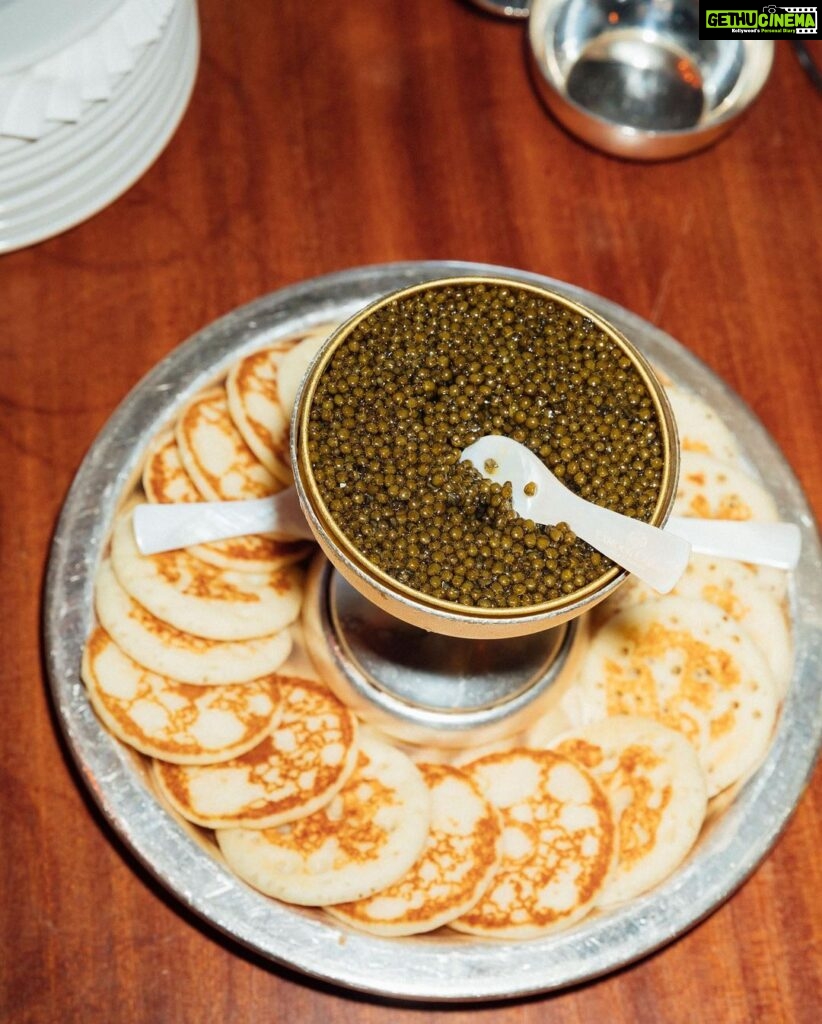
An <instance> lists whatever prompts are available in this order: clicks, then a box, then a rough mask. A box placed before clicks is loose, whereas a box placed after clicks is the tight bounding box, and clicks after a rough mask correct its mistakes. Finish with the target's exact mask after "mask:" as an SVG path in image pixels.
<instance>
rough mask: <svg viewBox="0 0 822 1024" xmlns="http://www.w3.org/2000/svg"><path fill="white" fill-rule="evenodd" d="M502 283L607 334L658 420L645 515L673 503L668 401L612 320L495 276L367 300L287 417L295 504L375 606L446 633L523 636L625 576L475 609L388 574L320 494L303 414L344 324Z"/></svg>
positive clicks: (674, 463)
mask: <svg viewBox="0 0 822 1024" xmlns="http://www.w3.org/2000/svg"><path fill="white" fill-rule="evenodd" d="M480 284H482V285H485V286H487V287H502V288H507V289H509V290H513V291H516V292H520V293H522V292H525V293H529V294H532V295H536V296H538V297H539V298H541V299H543V300H547V301H551V302H553V303H555V304H556V305H558V306H560V307H561V308H563V309H565V310H567V311H568V312H570V313H572V314H574V315H579V316H582V317H585V318H586V319H588V320H590V321H591V322H592V323H593V324H594V325H595V327H597V328H598V329H599V330H600V331H602V332H603V333H604V334H605V335H606V336H607V337H608V338H609V339H610V340H611V341H613V342H614V343H615V344H616V345H617V346H618V347H619V348H620V349H621V351H622V352H624V353H625V355H626V356H627V357H628V358H629V359H630V361H631V364H632V366H633V368H634V369H635V370H636V372H637V373H638V375H639V376H640V378H641V380H642V381H643V383H644V385H645V387H646V388H647V390H648V392H649V393H650V395H651V398H652V400H653V403H654V408H655V412H656V415H657V419H658V422H659V426H660V432H661V437H662V444H663V451H664V467H663V474H662V481H661V485H660V490H659V495H658V497H657V502H656V506H655V508H654V512H653V516H652V517H651V522H652V523H653V525H655V526H663V525H664V524H665V522H666V521H667V519H668V516H669V514H670V511H671V507H672V505H673V500H674V497H675V495H676V486H677V480H678V474H679V444H678V439H677V434H676V425H675V422H674V417H673V413H672V411H671V407H670V403H669V402H668V398H667V396H666V395H665V392H664V390H663V388H662V385H661V384H660V382H659V381H658V380H657V378H656V376H655V374H654V372H653V370H652V369H651V367H650V365H649V364H648V362H647V361H646V360H645V358H644V357H643V356H642V355H641V354H640V353H639V352H638V351H637V349H636V348H635V347H634V346H633V345H632V343H631V342H630V341H629V340H628V339H627V338H626V337H625V335H623V334H622V333H621V332H620V331H618V330H617V329H616V328H615V327H614V326H613V325H611V324H610V323H608V322H607V321H606V320H604V319H603V318H602V317H601V316H599V315H598V314H597V313H595V312H594V311H593V310H590V309H588V308H586V307H585V306H582V305H580V304H579V303H577V302H575V301H573V300H571V299H568V298H566V297H565V296H562V295H559V294H557V293H556V292H553V291H550V290H549V289H546V288H541V287H538V286H536V285H532V284H520V283H515V282H512V281H511V280H510V279H505V278H496V277H482V276H476V277H473V276H470V277H451V278H440V279H436V280H432V281H426V282H424V283H421V284H415V285H412V286H411V287H407V288H402V289H399V290H397V291H394V292H391V293H389V294H387V295H385V296H383V297H382V298H380V299H377V300H375V301H374V302H372V303H371V304H369V305H368V306H366V307H365V308H364V309H362V310H360V311H359V312H358V313H356V314H354V315H353V316H352V317H351V318H350V319H348V320H347V321H346V322H345V323H344V324H342V325H341V326H340V327H339V328H338V329H337V330H336V331H335V332H334V334H332V335H331V337H330V338H329V339H328V341H327V342H326V344H325V345H324V347H323V349H322V350H321V351H320V353H319V354H318V356H317V357H316V359H315V361H314V363H313V364H312V366H311V368H310V370H309V372H308V374H307V375H306V378H305V380H304V381H303V384H302V387H301V389H300V393H299V394H298V396H297V402H296V406H295V411H294V418H293V421H292V442H291V443H292V464H293V467H294V477H295V484H296V487H297V492H298V495H299V498H300V503H301V505H302V507H303V511H304V512H305V515H306V517H307V519H308V522H309V524H310V525H311V528H312V530H313V531H314V534H315V536H316V538H317V541H318V543H319V545H320V547H321V548H322V550H323V552H324V553H325V555H326V556H327V558H328V559H329V561H330V562H331V563H332V565H334V567H335V568H336V569H338V570H339V572H340V573H342V575H343V576H344V577H345V578H346V579H347V580H348V582H349V583H351V585H352V586H354V587H355V588H356V589H357V590H359V591H360V593H362V594H363V595H364V596H365V597H367V598H368V599H369V600H371V601H372V602H373V603H374V604H376V605H377V606H378V607H379V608H382V609H383V610H384V611H386V612H388V613H389V614H391V615H394V616H396V617H397V618H400V619H402V620H403V621H405V622H409V623H411V624H412V625H415V626H419V627H421V628H423V629H429V630H433V631H435V632H439V633H445V634H447V635H451V636H459V637H474V638H478V639H482V638H485V639H491V638H497V637H499V638H501V637H513V636H525V635H527V634H530V633H536V632H539V631H541V630H544V629H548V628H550V627H552V626H556V625H559V624H561V623H563V622H566V621H568V620H569V619H571V618H574V617H576V616H577V615H579V614H581V613H582V612H584V611H587V610H589V609H590V608H592V607H593V606H594V605H596V604H597V603H598V602H599V601H601V600H603V598H605V597H607V595H608V594H610V593H611V592H612V591H613V590H614V589H615V587H616V586H618V585H619V583H620V582H622V581H623V580H624V579H625V578H626V573H625V571H624V570H622V569H619V568H618V567H612V568H611V569H609V570H608V571H607V572H605V573H603V575H602V576H601V577H600V578H599V579H597V580H595V581H594V582H593V583H590V584H588V585H587V586H586V587H584V588H582V589H580V590H577V591H574V592H573V593H571V594H568V595H565V596H563V597H561V598H557V599H554V600H552V601H547V602H545V603H543V604H539V605H529V606H527V607H520V608H477V607H473V606H469V605H462V604H457V603H454V602H450V601H445V600H441V599H438V598H435V597H432V596H430V595H427V594H423V593H421V592H419V591H416V590H412V589H411V588H409V587H407V586H405V585H404V584H402V583H400V582H399V581H398V580H395V579H394V578H393V577H391V576H389V575H388V574H387V573H386V572H384V571H383V570H382V569H381V568H380V567H379V566H377V565H375V564H374V563H373V562H372V561H371V560H370V559H368V558H367V557H366V556H365V555H363V553H362V552H361V551H359V550H358V549H357V548H356V547H355V545H354V544H353V543H352V542H351V541H350V539H349V538H348V537H347V536H346V534H345V533H343V531H342V530H341V529H340V528H339V526H338V525H337V523H336V521H335V520H334V518H333V516H332V515H331V514H330V513H329V510H328V508H327V506H326V504H325V502H324V501H323V498H322V496H321V494H320V492H319V488H318V486H317V483H316V480H315V478H314V473H313V470H312V466H311V457H310V451H309V436H308V435H309V430H308V427H309V417H310V413H311V406H312V402H313V400H314V395H315V392H316V389H317V384H318V382H319V380H320V378H321V377H322V375H323V373H324V372H325V370H326V369H327V367H328V366H329V364H330V363H331V361H332V359H333V358H334V354H335V352H336V351H337V350H338V348H339V347H340V346H341V345H342V344H343V343H344V342H345V341H346V340H347V339H348V338H349V337H350V335H351V333H352V331H354V330H355V329H356V328H357V327H359V326H360V325H361V324H363V322H364V321H367V320H368V319H369V317H371V316H372V315H373V314H374V313H375V312H376V311H377V310H380V309H382V308H383V307H385V306H387V305H390V304H391V303H395V302H397V301H401V300H404V299H406V298H408V297H410V296H413V295H415V294H418V293H420V292H426V291H430V290H436V289H443V288H449V287H456V286H464V285H469V286H476V285H480Z"/></svg>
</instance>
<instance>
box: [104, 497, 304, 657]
mask: <svg viewBox="0 0 822 1024" xmlns="http://www.w3.org/2000/svg"><path fill="white" fill-rule="evenodd" d="M111 564H112V567H113V569H114V572H115V574H116V576H117V579H118V581H119V583H120V586H121V587H122V588H123V590H125V591H126V592H127V593H128V594H130V595H131V597H133V598H134V600H135V601H137V602H138V603H139V604H141V605H143V607H144V608H147V609H148V610H149V611H150V612H151V613H152V615H154V616H156V617H157V618H158V619H161V620H162V621H163V622H168V623H170V624H171V625H172V626H175V627H176V628H177V629H179V630H182V631H183V632H184V633H193V634H194V635H195V636H202V637H207V638H208V639H211V640H249V639H253V638H255V637H261V636H271V634H272V633H278V632H279V631H280V630H282V629H285V627H286V626H289V625H290V624H291V623H292V622H294V621H295V619H296V618H297V616H298V615H299V612H300V604H301V601H302V574H301V573H300V572H299V570H297V569H295V568H294V567H292V566H287V567H286V568H284V569H278V570H275V571H274V572H267V573H252V572H234V571H232V570H229V569H220V568H217V567H216V566H213V565H209V564H208V563H206V562H203V561H201V560H200V559H198V558H195V557H194V556H193V555H192V554H191V553H190V552H189V551H188V550H187V549H181V550H178V551H166V552H164V553H163V554H160V555H141V554H140V552H139V550H138V549H137V542H136V541H135V539H134V530H133V527H132V522H131V512H130V511H128V510H126V512H124V513H123V514H121V515H120V516H119V518H118V519H117V521H116V522H115V524H114V533H113V535H112V541H111Z"/></svg>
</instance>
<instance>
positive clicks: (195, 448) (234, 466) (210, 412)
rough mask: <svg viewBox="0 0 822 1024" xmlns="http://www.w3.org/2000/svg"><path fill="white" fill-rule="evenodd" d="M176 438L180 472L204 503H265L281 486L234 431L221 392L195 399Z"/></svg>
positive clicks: (181, 419)
mask: <svg viewBox="0 0 822 1024" xmlns="http://www.w3.org/2000/svg"><path fill="white" fill-rule="evenodd" d="M174 436H175V437H176V439H177V447H178V449H179V452H180V458H181V460H182V463H183V466H184V467H185V470H186V472H187V473H188V475H189V476H190V477H191V479H192V480H193V481H194V484H195V486H196V488H197V490H198V491H199V492H200V494H202V496H203V497H204V498H207V499H209V500H211V501H233V500H235V499H243V498H264V497H266V496H267V495H269V494H275V493H276V492H277V491H278V490H280V489H281V488H282V486H283V485H282V483H280V482H278V481H277V480H276V479H275V478H274V477H273V476H272V475H271V473H270V472H269V471H268V469H266V467H265V466H264V465H263V463H262V462H260V460H259V459H258V458H257V456H256V455H255V454H254V452H253V451H252V450H251V449H250V448H249V446H248V445H247V444H246V442H245V440H244V439H243V436H242V434H241V433H240V432H239V430H238V429H237V427H236V426H235V424H234V420H233V419H232V418H231V414H230V413H229V410H228V399H227V398H226V392H225V388H223V387H216V388H210V389H209V390H208V391H204V392H202V393H200V394H198V395H196V396H195V397H194V398H193V399H192V400H191V401H190V402H189V404H188V405H187V406H186V407H185V409H183V411H182V412H181V413H180V416H179V418H178V420H177V424H176V427H175V431H174Z"/></svg>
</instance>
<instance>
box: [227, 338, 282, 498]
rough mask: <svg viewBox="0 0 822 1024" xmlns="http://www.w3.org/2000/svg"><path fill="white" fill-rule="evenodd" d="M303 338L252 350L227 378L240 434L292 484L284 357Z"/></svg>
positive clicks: (266, 463)
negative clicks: (282, 393) (282, 390)
mask: <svg viewBox="0 0 822 1024" xmlns="http://www.w3.org/2000/svg"><path fill="white" fill-rule="evenodd" d="M298 340H299V339H296V338H292V339H289V340H287V341H282V342H279V343H278V344H276V345H271V346H269V347H268V348H264V349H261V350H260V351H259V352H252V353H251V354H250V355H248V356H246V357H245V358H244V359H241V360H239V362H237V363H235V364H234V366H233V367H232V368H231V371H230V373H229V375H228V378H227V380H226V392H227V395H228V408H229V409H230V411H231V416H232V419H233V421H234V423H235V424H236V427H237V429H238V431H239V433H240V434H241V435H242V437H243V438H244V440H245V443H246V444H247V445H248V447H249V448H250V450H251V451H253V452H254V454H255V456H256V458H257V459H259V461H260V462H261V463H262V464H263V465H264V466H265V467H266V468H267V469H268V471H269V472H270V473H271V474H272V475H273V476H275V477H276V478H277V479H278V480H280V481H282V482H283V483H291V480H292V473H291V463H290V457H289V453H288V439H289V422H288V420H289V415H288V413H287V412H286V411H285V409H284V407H283V405H282V403H281V402H280V393H279V387H278V378H279V368H280V360H281V359H282V357H283V355H284V354H285V353H286V352H288V351H289V349H291V348H293V347H294V346H295V345H296V344H297V341H298Z"/></svg>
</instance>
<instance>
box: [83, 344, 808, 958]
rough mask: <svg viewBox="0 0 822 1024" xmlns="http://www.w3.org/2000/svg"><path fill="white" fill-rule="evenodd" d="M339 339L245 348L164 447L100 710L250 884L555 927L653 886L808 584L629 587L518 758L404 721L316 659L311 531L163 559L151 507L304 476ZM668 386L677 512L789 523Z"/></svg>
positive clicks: (102, 612)
mask: <svg viewBox="0 0 822 1024" xmlns="http://www.w3.org/2000/svg"><path fill="white" fill-rule="evenodd" d="M330 330H331V327H330V326H329V325H322V326H321V327H318V328H317V329H316V330H314V331H312V332H311V333H310V334H308V335H305V336H301V337H298V338H289V339H287V340H283V341H278V342H276V343H274V344H270V345H268V346H267V347H266V348H264V349H261V350H260V351H257V352H253V353H251V354H250V355H248V356H245V357H243V358H241V359H239V360H238V361H237V363H236V364H235V365H234V366H233V367H232V369H231V371H230V372H229V374H228V376H227V378H226V379H225V381H224V382H222V383H219V384H217V385H215V386H213V387H210V388H208V389H207V390H205V391H203V392H202V393H200V394H198V395H196V396H195V397H194V399H193V400H191V401H190V402H189V403H188V405H187V406H186V407H185V408H184V409H183V410H182V411H181V412H180V414H179V416H178V417H177V420H176V422H175V424H174V426H173V428H170V429H168V430H167V431H165V432H163V433H161V434H159V435H158V436H157V437H156V438H155V439H154V441H153V443H152V444H151V446H150V448H149V450H148V451H147V453H146V458H145V464H144V471H143V474H142V493H137V494H134V495H131V496H129V501H127V502H125V504H124V506H123V510H122V512H121V513H120V515H119V517H118V519H117V522H116V524H115V527H114V530H113V533H112V540H111V546H110V553H109V555H108V557H107V558H106V559H105V561H104V562H103V564H102V565H101V567H100V569H99V572H98V576H97V581H96V594H95V608H96V613H97V620H98V621H97V623H96V624H95V627H94V630H93V632H92V634H91V636H90V637H89V640H88V643H87V646H86V651H85V658H84V663H83V678H84V680H85V683H86V686H87V689H88V692H89V696H90V699H91V702H92V704H93V706H94V708H95V710H96V712H97V714H98V716H99V717H100V719H101V720H102V722H103V723H104V724H105V725H106V726H107V727H108V728H109V729H110V730H111V732H112V733H113V734H114V735H115V736H117V737H118V738H119V739H120V740H122V741H123V742H125V743H127V744H128V745H130V746H131V747H133V748H134V749H136V750H137V751H139V752H140V753H141V754H143V755H146V756H147V757H148V758H150V759H151V765H152V768H151V778H152V779H153V782H154V784H155V787H156V790H157V792H158V794H159V795H160V798H161V799H162V800H163V801H164V802H165V803H166V805H167V806H168V807H169V808H170V809H171V810H172V811H173V812H175V813H177V814H179V815H180V816H181V817H182V818H184V819H185V820H186V821H187V822H189V823H192V824H193V825H196V826H198V827H200V828H203V829H208V830H213V832H214V835H215V837H216V840H217V844H218V846H219V849H220V851H221V853H222V856H223V857H224V858H225V861H226V862H227V864H228V865H229V867H230V868H231V869H232V870H233V871H234V872H235V873H236V874H237V875H238V876H240V877H241V878H242V879H244V880H245V881H247V882H248V883H249V884H251V885H252V886H254V887H255V888H257V889H259V890H260V891H262V892H264V893H266V894H268V895H270V896H273V897H276V898H278V899H281V900H283V901H286V902H290V903H294V904H299V905H305V906H317V907H324V908H326V910H327V911H328V912H329V914H331V915H332V916H333V917H334V918H335V919H337V920H339V921H342V922H344V923H346V924H348V925H351V926H353V927H355V928H359V929H363V930H366V931H370V932H373V933H376V934H381V935H410V934H414V933H419V932H425V931H431V930H433V929H435V928H439V927H441V926H443V925H448V926H450V927H451V928H453V929H456V930H458V931H462V932H469V933H472V934H475V935H483V936H490V937H499V938H506V939H511V938H530V937H535V936H539V935H543V934H545V933H546V932H549V931H552V930H554V929H557V928H560V927H565V926H568V925H570V924H572V923H573V922H575V921H579V920H580V919H582V918H583V917H584V916H586V915H587V914H588V913H589V912H591V911H592V910H594V909H596V908H605V907H608V906H612V905H615V904H618V903H624V902H625V901H627V900H630V899H633V898H634V897H636V896H637V895H639V894H641V893H642V892H645V891H647V890H648V889H650V888H652V887H653V886H654V885H656V884H658V883H659V882H660V881H662V880H663V879H664V878H666V877H667V876H668V875H669V874H670V873H671V872H672V871H674V870H675V869H676V868H677V866H679V865H680V864H681V863H682V861H683V860H684V859H685V858H686V857H687V856H688V854H689V853H690V851H691V850H692V848H693V846H694V844H695V843H696V841H697V839H698V836H699V833H700V830H701V829H702V826H703V823H704V822H705V820H706V815H707V814H708V813H709V811H710V809H711V808H712V807H714V806H717V807H718V806H721V804H722V801H727V800H728V799H731V798H732V794H733V792H734V791H735V787H736V786H738V785H739V784H740V782H741V781H742V780H744V779H745V778H747V777H748V776H749V775H750V773H751V772H752V771H754V770H755V768H756V766H757V764H758V763H759V761H760V760H761V758H762V757H763V755H764V753H765V751H766V749H767V745H768V742H769V739H770V736H771V733H772V729H773V724H774V721H775V717H776V713H777V709H778V705H779V700H780V698H781V695H782V694H783V693H784V689H785V687H786V686H787V682H788V680H789V678H790V671H791V645H790V633H789V627H788V620H787V616H786V612H785V594H786V585H787V584H786V580H785V578H784V575H783V574H780V573H778V572H777V571H775V570H763V569H756V568H754V567H751V566H743V565H739V564H736V563H733V562H727V561H721V560H717V559H707V558H694V559H693V562H692V564H691V566H690V568H689V570H688V572H687V574H686V576H685V577H684V579H683V580H682V582H681V583H680V584H679V586H678V587H677V588H676V591H675V592H674V593H673V594H672V595H670V596H666V597H659V596H656V595H654V594H653V593H652V592H649V591H647V590H646V589H645V588H643V587H642V586H640V585H638V584H636V583H635V582H633V581H631V582H628V583H627V584H625V585H624V586H623V587H622V588H620V590H619V591H618V592H617V593H616V594H615V595H614V597H612V598H611V599H610V600H609V601H607V602H606V603H604V604H603V605H601V606H599V608H598V609H597V610H596V611H595V613H594V614H593V616H592V619H591V626H592V630H591V641H590V646H589V649H588V651H587V652H586V654H585V657H584V658H583V660H582V666H581V668H580V670H579V673H578V674H577V675H576V676H575V677H574V678H572V679H569V680H568V682H567V683H566V684H565V687H564V690H563V692H561V693H560V692H558V693H557V694H556V700H555V703H554V706H553V707H552V708H551V709H550V710H549V711H548V712H547V713H545V714H544V715H543V717H542V718H540V719H539V720H538V721H536V722H535V723H533V725H532V727H531V728H530V729H529V730H528V731H527V732H526V733H522V734H520V735H517V736H514V737H511V738H510V739H508V740H506V741H505V742H503V743H499V744H497V745H495V746H494V748H493V749H488V750H485V751H476V750H474V751H471V750H463V751H461V752H459V753H458V754H456V753H455V754H445V753H444V752H443V751H433V750H426V749H423V748H409V747H403V746H402V745H401V744H399V743H397V742H395V741H393V740H390V739H388V738H386V737H384V736H381V735H379V734H378V733H377V732H376V731H375V730H374V729H373V728H371V727H369V726H366V725H363V724H362V723H360V722H358V721H357V719H356V718H355V716H354V714H353V713H352V712H351V711H350V710H349V709H348V708H346V707H345V706H343V705H342V704H341V703H340V701H339V700H338V699H337V698H336V697H335V696H334V695H333V694H332V692H331V691H330V689H328V688H327V687H326V685H325V684H324V683H323V682H322V681H321V680H318V679H317V678H316V673H315V672H314V670H313V668H312V666H311V664H310V662H309V661H308V660H307V659H306V658H305V655H304V652H303V651H302V650H301V646H300V640H299V637H300V633H299V622H298V619H299V614H300V607H301V602H302V563H303V561H304V560H305V559H306V558H307V557H308V556H309V554H310V553H312V551H313V547H312V545H310V544H306V543H304V542H293V541H288V540H287V539H281V538H276V537H273V536H256V537H243V538H237V539H235V540H230V541H223V542H220V543H217V544H207V545H198V546H196V547H193V548H190V549H185V550H182V551H175V552H169V553H167V554H163V555H155V556H148V557H146V556H142V555H141V554H140V553H139V552H138V550H137V547H136V544H135V542H134V538H133V533H132V529H131V523H130V514H131V507H132V505H133V503H134V501H138V500H149V501H160V502H168V501H172V502H174V501H198V500H203V499H213V500H231V499H239V498H250V497H261V496H265V495H268V494H273V493H276V492H277V491H278V490H280V489H281V488H282V487H284V486H286V485H287V484H288V483H289V482H290V479H291V477H290V467H289V462H288V429H289V420H290V412H291V408H292V405H293V401H294V397H295V395H296V390H297V386H298V383H299V381H300V379H301V377H302V375H303V373H304V371H305V368H306V366H307V365H308V362H309V361H310V359H311V357H312V356H313V354H314V352H316V350H317V348H318V347H319V345H320V344H321V343H322V341H323V340H324V339H325V337H327V335H328V333H329V332H330ZM668 390H669V394H670V396H671V400H672V403H673V405H674V409H675V413H676V416H677V421H678V424H679V429H680V436H681V440H682V447H683V453H682V456H683V457H682V474H681V485H680V491H679V494H678V495H677V512H678V513H679V514H684V515H698V516H705V517H716V518H737V519H745V518H762V519H775V518H776V517H777V510H776V508H775V506H774V503H773V501H772V499H771V497H770V495H769V494H768V493H767V492H766V491H765V490H764V489H763V487H762V485H761V484H760V483H759V482H758V481H757V480H756V479H754V478H753V477H752V476H751V475H750V474H748V473H747V471H746V470H745V467H744V464H743V461H742V458H741V455H740V453H739V450H738V448H737V445H736V442H735V440H734V438H733V436H732V434H731V433H730V432H729V431H728V430H727V428H726V427H724V425H723V424H722V423H721V422H720V421H719V420H718V418H717V417H716V416H715V414H714V413H713V412H712V410H710V409H708V408H707V407H706V406H705V404H704V403H703V402H702V401H701V400H700V399H699V398H697V397H696V396H694V395H692V394H691V393H688V392H684V391H682V390H680V389H678V388H677V387H676V386H675V385H674V384H672V383H669V384H668ZM764 635H767V637H768V645H767V650H764V649H762V648H761V647H760V646H759V643H761V639H760V640H759V643H758V638H761V637H762V636H764Z"/></svg>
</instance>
